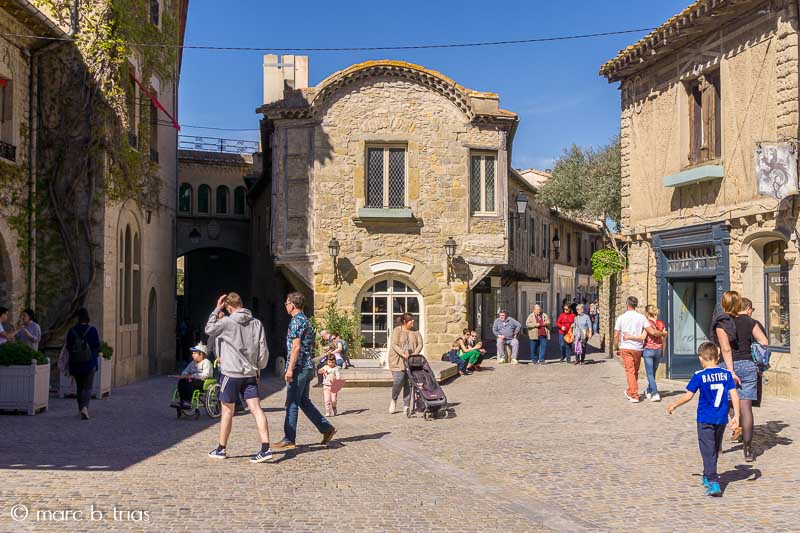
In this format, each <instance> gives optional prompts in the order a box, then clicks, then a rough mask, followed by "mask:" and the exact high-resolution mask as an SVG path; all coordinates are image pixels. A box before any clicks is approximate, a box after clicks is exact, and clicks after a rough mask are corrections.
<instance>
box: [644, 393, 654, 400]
mask: <svg viewBox="0 0 800 533" xmlns="http://www.w3.org/2000/svg"><path fill="white" fill-rule="evenodd" d="M644 395H645V396H647V399H648V400H649V399H650V398H652V397H653V395H652V394H650V393H649V392H645V393H644Z"/></svg>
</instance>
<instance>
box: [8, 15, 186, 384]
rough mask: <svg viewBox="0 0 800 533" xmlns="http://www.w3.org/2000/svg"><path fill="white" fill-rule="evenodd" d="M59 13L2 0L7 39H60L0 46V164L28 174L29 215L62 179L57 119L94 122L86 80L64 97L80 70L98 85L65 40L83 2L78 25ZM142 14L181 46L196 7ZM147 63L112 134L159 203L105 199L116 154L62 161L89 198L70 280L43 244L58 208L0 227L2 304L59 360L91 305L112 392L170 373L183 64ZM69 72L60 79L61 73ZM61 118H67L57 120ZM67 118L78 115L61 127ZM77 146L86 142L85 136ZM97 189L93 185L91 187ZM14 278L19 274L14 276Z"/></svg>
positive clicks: (113, 117) (133, 65) (135, 59)
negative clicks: (108, 361)
mask: <svg viewBox="0 0 800 533" xmlns="http://www.w3.org/2000/svg"><path fill="white" fill-rule="evenodd" d="M76 4H77V3H76ZM35 6H40V8H39V9H37V7H35ZM40 9H41V10H40ZM51 9H55V8H54V7H53V5H52V4H51V3H48V2H43V1H36V2H30V1H27V0H2V1H0V25H2V29H3V31H4V32H8V33H14V34H17V35H37V36H43V37H55V38H57V39H61V41H55V42H53V41H49V40H39V39H27V38H19V39H18V40H16V41H14V42H12V41H9V40H8V39H10V38H5V37H0V43H4V44H5V50H6V51H5V53H3V54H2V57H0V90H1V91H2V95H0V97H2V100H3V105H2V106H0V107H1V108H2V112H3V115H2V127H1V128H0V129H2V136H0V141H2V144H0V151H2V154H0V156H2V158H3V159H4V161H2V162H1V163H2V165H3V166H4V168H5V167H6V166H7V165H9V164H16V165H18V166H20V167H24V170H23V171H22V172H23V176H26V177H28V179H26V180H23V183H25V185H24V187H23V190H22V191H21V192H20V193H19V196H18V200H19V203H18V205H25V201H26V199H27V198H31V202H34V203H36V202H39V199H40V198H41V199H44V198H45V197H46V196H45V195H46V194H47V192H46V191H45V190H40V189H39V188H37V185H39V184H40V183H51V182H52V183H55V182H56V181H57V180H56V179H55V178H56V177H57V176H58V175H59V174H58V173H57V172H56V171H54V170H53V169H54V167H53V166H52V165H50V163H52V161H53V158H52V157H49V156H51V155H52V152H53V143H52V142H51V141H52V139H53V137H54V136H57V135H59V133H58V132H59V129H58V124H59V123H60V122H59V121H63V123H69V119H73V118H75V117H76V116H77V117H79V118H80V117H81V116H82V117H83V119H82V120H83V123H88V122H89V121H90V120H91V119H88V118H86V117H88V116H89V115H90V114H87V113H86V112H85V110H83V109H81V108H80V106H79V105H77V104H76V102H77V101H82V100H81V98H83V97H84V96H85V92H84V93H82V92H81V91H84V89H85V87H89V86H91V85H90V84H91V82H90V81H84V84H86V85H85V86H80V84H78V86H76V87H75V89H74V94H73V92H60V88H61V87H63V86H64V79H71V78H73V75H72V73H74V72H81V73H83V74H85V75H86V79H87V80H88V79H90V75H89V74H86V72H87V70H88V67H87V66H86V65H85V64H84V63H82V62H81V58H82V56H81V54H80V52H79V51H78V50H77V47H76V46H75V44H74V43H70V42H66V41H64V39H66V38H68V37H69V36H70V35H74V34H75V32H78V31H79V21H81V20H82V19H81V17H82V16H84V14H85V11H84V10H85V9H86V6H82V5H80V4H78V5H77V9H78V15H77V16H76V17H74V18H71V17H64V16H63V10H61V11H59V10H55V11H51ZM59 9H60V8H59ZM167 10H169V11H167ZM146 11H147V15H146V21H145V23H147V24H151V25H153V27H154V28H155V29H157V30H158V31H159V32H160V31H162V23H163V21H164V20H165V17H167V16H169V17H170V19H171V20H173V19H174V21H175V25H176V26H177V32H178V35H177V36H176V38H178V39H179V42H182V40H183V35H184V28H185V22H186V14H187V11H188V0H177V1H174V2H170V3H166V2H164V1H163V0H154V1H153V2H150V3H149V5H148V9H147V10H146ZM87 31H88V30H87ZM143 57H144V54H142V53H141V50H136V49H135V48H134V49H133V50H132V53H131V55H130V57H128V58H127V60H128V63H129V68H128V70H127V71H128V72H129V73H130V75H129V76H128V77H129V78H130V79H126V81H125V82H124V83H125V87H124V90H125V103H126V105H127V113H126V117H125V118H124V119H123V118H122V117H121V116H119V113H116V114H115V113H110V114H109V115H110V116H109V117H108V120H107V122H106V126H107V127H108V128H109V130H114V131H117V129H118V130H119V131H123V133H121V135H123V136H124V137H125V138H126V139H127V144H128V146H129V147H130V148H132V149H133V150H135V151H136V152H137V153H138V154H141V157H140V159H141V160H142V161H147V162H149V163H153V165H147V167H148V168H157V171H156V172H154V174H156V175H152V174H148V176H147V179H149V180H157V182H158V190H159V193H158V195H157V197H154V198H147V199H146V200H147V205H148V206H149V207H145V208H143V207H141V205H144V203H137V202H135V201H134V200H128V201H124V202H120V201H115V200H112V199H110V198H108V197H107V196H106V195H105V194H104V193H105V192H106V191H104V188H103V184H104V183H105V182H104V178H105V177H106V176H107V175H108V173H110V172H112V170H111V168H112V166H113V164H114V162H113V161H112V158H111V156H110V155H109V152H108V151H104V150H96V151H92V152H91V153H89V154H86V153H80V152H81V151H80V150H77V149H75V148H74V147H73V149H72V150H68V153H67V154H66V155H65V156H64V157H63V158H62V159H63V160H64V161H66V162H65V163H64V169H63V170H66V171H69V172H77V173H78V177H79V178H80V181H81V183H80V184H78V183H76V184H75V186H74V189H75V190H78V191H79V193H80V194H82V195H83V196H82V198H88V199H89V200H83V202H84V203H85V206H84V207H85V209H84V211H85V213H82V216H85V217H86V218H85V221H86V222H85V225H83V226H82V223H81V222H76V223H75V227H78V228H80V229H79V230H76V232H79V234H80V235H81V236H85V239H84V240H82V241H81V242H80V243H78V244H75V243H69V244H74V245H75V247H74V248H73V249H71V253H72V254H74V256H75V257H76V258H77V259H76V260H75V261H74V262H72V263H71V266H73V267H74V269H73V270H74V271H73V270H70V269H69V267H67V266H65V267H64V268H65V269H66V271H61V272H59V271H58V270H56V271H53V269H54V268H56V269H57V268H60V267H57V266H56V267H54V265H61V263H58V262H55V261H53V257H52V254H53V253H54V252H53V250H59V249H60V248H58V246H54V245H52V242H46V241H45V237H44V232H41V231H40V224H44V223H45V219H46V217H47V216H52V211H53V208H52V207H51V208H49V209H50V210H49V211H48V209H47V208H46V209H44V210H42V209H41V206H40V205H39V204H38V203H37V204H36V206H37V209H28V210H27V211H26V214H25V216H24V217H23V219H24V220H22V221H17V223H16V224H15V226H14V229H12V228H10V227H9V226H10V225H11V224H12V223H13V221H14V220H15V218H14V215H15V214H19V213H13V212H12V213H6V212H3V213H2V217H0V235H1V237H0V265H2V266H0V277H2V282H0V283H2V292H0V299H2V298H7V299H8V301H9V303H10V304H11V305H10V307H12V309H13V312H14V313H15V316H14V319H15V320H16V315H17V313H18V312H19V310H20V307H21V306H29V307H32V308H34V310H35V311H36V312H37V313H38V314H39V316H40V317H41V320H40V322H41V325H42V328H43V330H45V337H44V338H45V340H46V341H47V342H46V343H43V346H41V348H42V349H45V350H54V353H56V354H57V352H58V349H59V348H60V345H61V340H62V335H63V333H64V331H65V329H66V326H68V325H70V324H71V323H72V321H73V318H72V316H71V315H72V312H73V311H74V309H75V308H77V307H80V306H85V307H87V308H88V310H89V312H90V315H91V317H92V322H93V323H94V324H95V325H97V327H98V329H99V331H100V334H101V337H102V339H103V340H104V341H106V342H107V343H108V344H109V345H111V346H112V347H113V348H114V357H113V358H112V364H113V381H114V384H115V385H123V384H126V383H129V382H131V381H135V380H137V379H141V378H143V377H146V376H147V375H148V374H152V373H156V372H162V371H167V370H172V369H173V367H174V346H175V342H174V340H175V313H174V293H175V281H174V280H175V259H174V258H175V237H174V235H175V202H176V196H177V194H176V193H177V180H176V173H177V129H176V128H175V127H173V124H172V121H173V117H175V116H177V80H178V78H179V76H178V74H179V71H180V61H181V58H180V53H178V54H177V58H176V60H175V62H174V64H172V63H170V64H169V65H168V66H167V68H168V69H169V70H170V72H161V73H156V74H153V75H152V76H151V77H149V78H148V79H144V78H145V77H144V76H142V74H141V73H142V72H144V71H145V70H146V69H144V68H142V67H143V63H142V61H143ZM62 66H63V69H64V72H61V71H58V72H57V69H58V68H59V67H62ZM4 69H5V70H4ZM67 69H73V70H67ZM65 73H66V75H64V74H65ZM29 95H34V98H33V100H31V101H29V100H28V97H29ZM151 97H152V99H151ZM156 101H157V102H158V105H156V103H155V102H156ZM159 105H160V106H161V107H158V106H159ZM54 109H55V110H57V111H60V112H57V113H53V110H54ZM109 110H110V108H109ZM104 111H105V110H104ZM61 112H63V115H71V116H70V117H68V118H66V119H65V118H64V116H62V113H61ZM81 114H82V115H81ZM175 126H177V125H175ZM115 128H116V129H115ZM90 131H91V130H90ZM145 132H146V135H145ZM70 133H73V132H72V131H70ZM62 135H63V134H62ZM75 136H76V138H78V139H80V141H81V142H83V141H84V137H83V135H82V132H78V133H76V135H75ZM97 136H98V134H97V132H96V131H94V132H93V133H90V134H89V135H88V137H87V138H88V141H86V142H90V143H91V142H93V143H95V144H94V145H93V146H99V145H100V144H102V143H101V142H99V141H100V139H99V138H98V137H97ZM104 140H106V141H107V140H108V139H106V138H104ZM12 148H16V158H14V157H11V158H9V157H8V156H9V155H10V154H12V153H13V150H12ZM68 158H84V159H85V170H83V171H81V170H80V168H81V167H80V166H77V167H76V166H75V165H73V163H74V161H73V160H71V159H68ZM137 159H138V158H137ZM48 165H50V166H48ZM156 165H157V166H156ZM64 174H66V172H65V173H64ZM84 180H85V181H84ZM89 183H91V184H92V185H85V184H89ZM55 187H57V185H54V188H55ZM3 190H4V191H8V190H9V189H8V187H5V188H4V189H3ZM47 198H52V197H51V196H47ZM51 201H52V200H51ZM78 203H80V202H78ZM29 205H32V204H29ZM57 207H58V206H56V209H55V210H57ZM69 207H73V206H69ZM17 243H25V248H24V249H20V248H19V247H17V246H16V245H17ZM64 246H67V247H68V244H65V245H64ZM48 254H49V255H48ZM64 255H66V254H64ZM62 259H63V257H62ZM9 269H10V272H11V273H10V274H7V271H8V270H9ZM73 278H74V280H76V281H75V282H74V285H72V286H69V284H70V283H71V281H64V280H66V279H73ZM65 287H66V290H64V288H65ZM73 287H75V289H74V292H73ZM0 305H6V304H5V303H0ZM49 354H50V355H53V353H49Z"/></svg>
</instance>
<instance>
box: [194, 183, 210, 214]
mask: <svg viewBox="0 0 800 533" xmlns="http://www.w3.org/2000/svg"><path fill="white" fill-rule="evenodd" d="M197 212H198V213H200V214H203V215H208V214H210V213H211V187H209V186H208V185H201V186H199V187H198V188H197Z"/></svg>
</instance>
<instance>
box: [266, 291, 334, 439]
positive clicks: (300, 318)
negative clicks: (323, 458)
mask: <svg viewBox="0 0 800 533" xmlns="http://www.w3.org/2000/svg"><path fill="white" fill-rule="evenodd" d="M284 305H285V306H286V312H287V313H289V314H290V315H292V319H291V321H289V331H288V332H287V334H286V352H287V353H288V354H289V357H288V358H287V361H286V366H285V367H284V379H285V380H286V383H287V386H286V419H285V421H284V423H283V433H284V436H283V439H282V440H281V441H280V442H278V443H276V444H273V445H272V449H274V450H293V449H295V447H296V446H295V439H296V437H297V414H298V411H299V410H302V411H303V413H304V414H305V415H306V416H307V417H308V419H309V420H310V421H311V423H312V424H314V425H315V426H316V428H317V430H318V431H319V432H320V433H322V444H328V443H329V442H330V441H331V439H332V438H333V435H334V434H335V433H336V428H334V427H333V425H331V423H330V422H329V421H328V419H327V418H325V417H324V416H322V413H320V412H319V409H317V408H316V407H315V406H314V404H313V403H312V402H311V398H309V395H308V391H309V387H310V386H311V380H312V379H313V378H314V375H315V374H316V370H315V369H314V359H313V352H314V330H313V329H312V327H311V322H310V321H309V320H308V317H306V315H305V313H303V307H304V306H305V297H304V296H303V295H302V294H300V293H299V292H292V293H289V295H288V296H286V302H285V303H284Z"/></svg>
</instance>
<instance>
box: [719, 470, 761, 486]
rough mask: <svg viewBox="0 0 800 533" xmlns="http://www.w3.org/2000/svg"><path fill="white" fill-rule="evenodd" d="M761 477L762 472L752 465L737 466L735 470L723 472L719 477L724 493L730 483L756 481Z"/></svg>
mask: <svg viewBox="0 0 800 533" xmlns="http://www.w3.org/2000/svg"><path fill="white" fill-rule="evenodd" d="M760 477H761V470H759V469H758V468H753V467H752V466H750V465H736V469H735V470H729V471H727V472H723V473H722V474H720V476H719V484H720V485H721V486H722V491H723V492H724V491H725V489H726V488H727V486H728V484H729V483H735V482H736V481H755V480H757V479H758V478H760Z"/></svg>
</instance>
